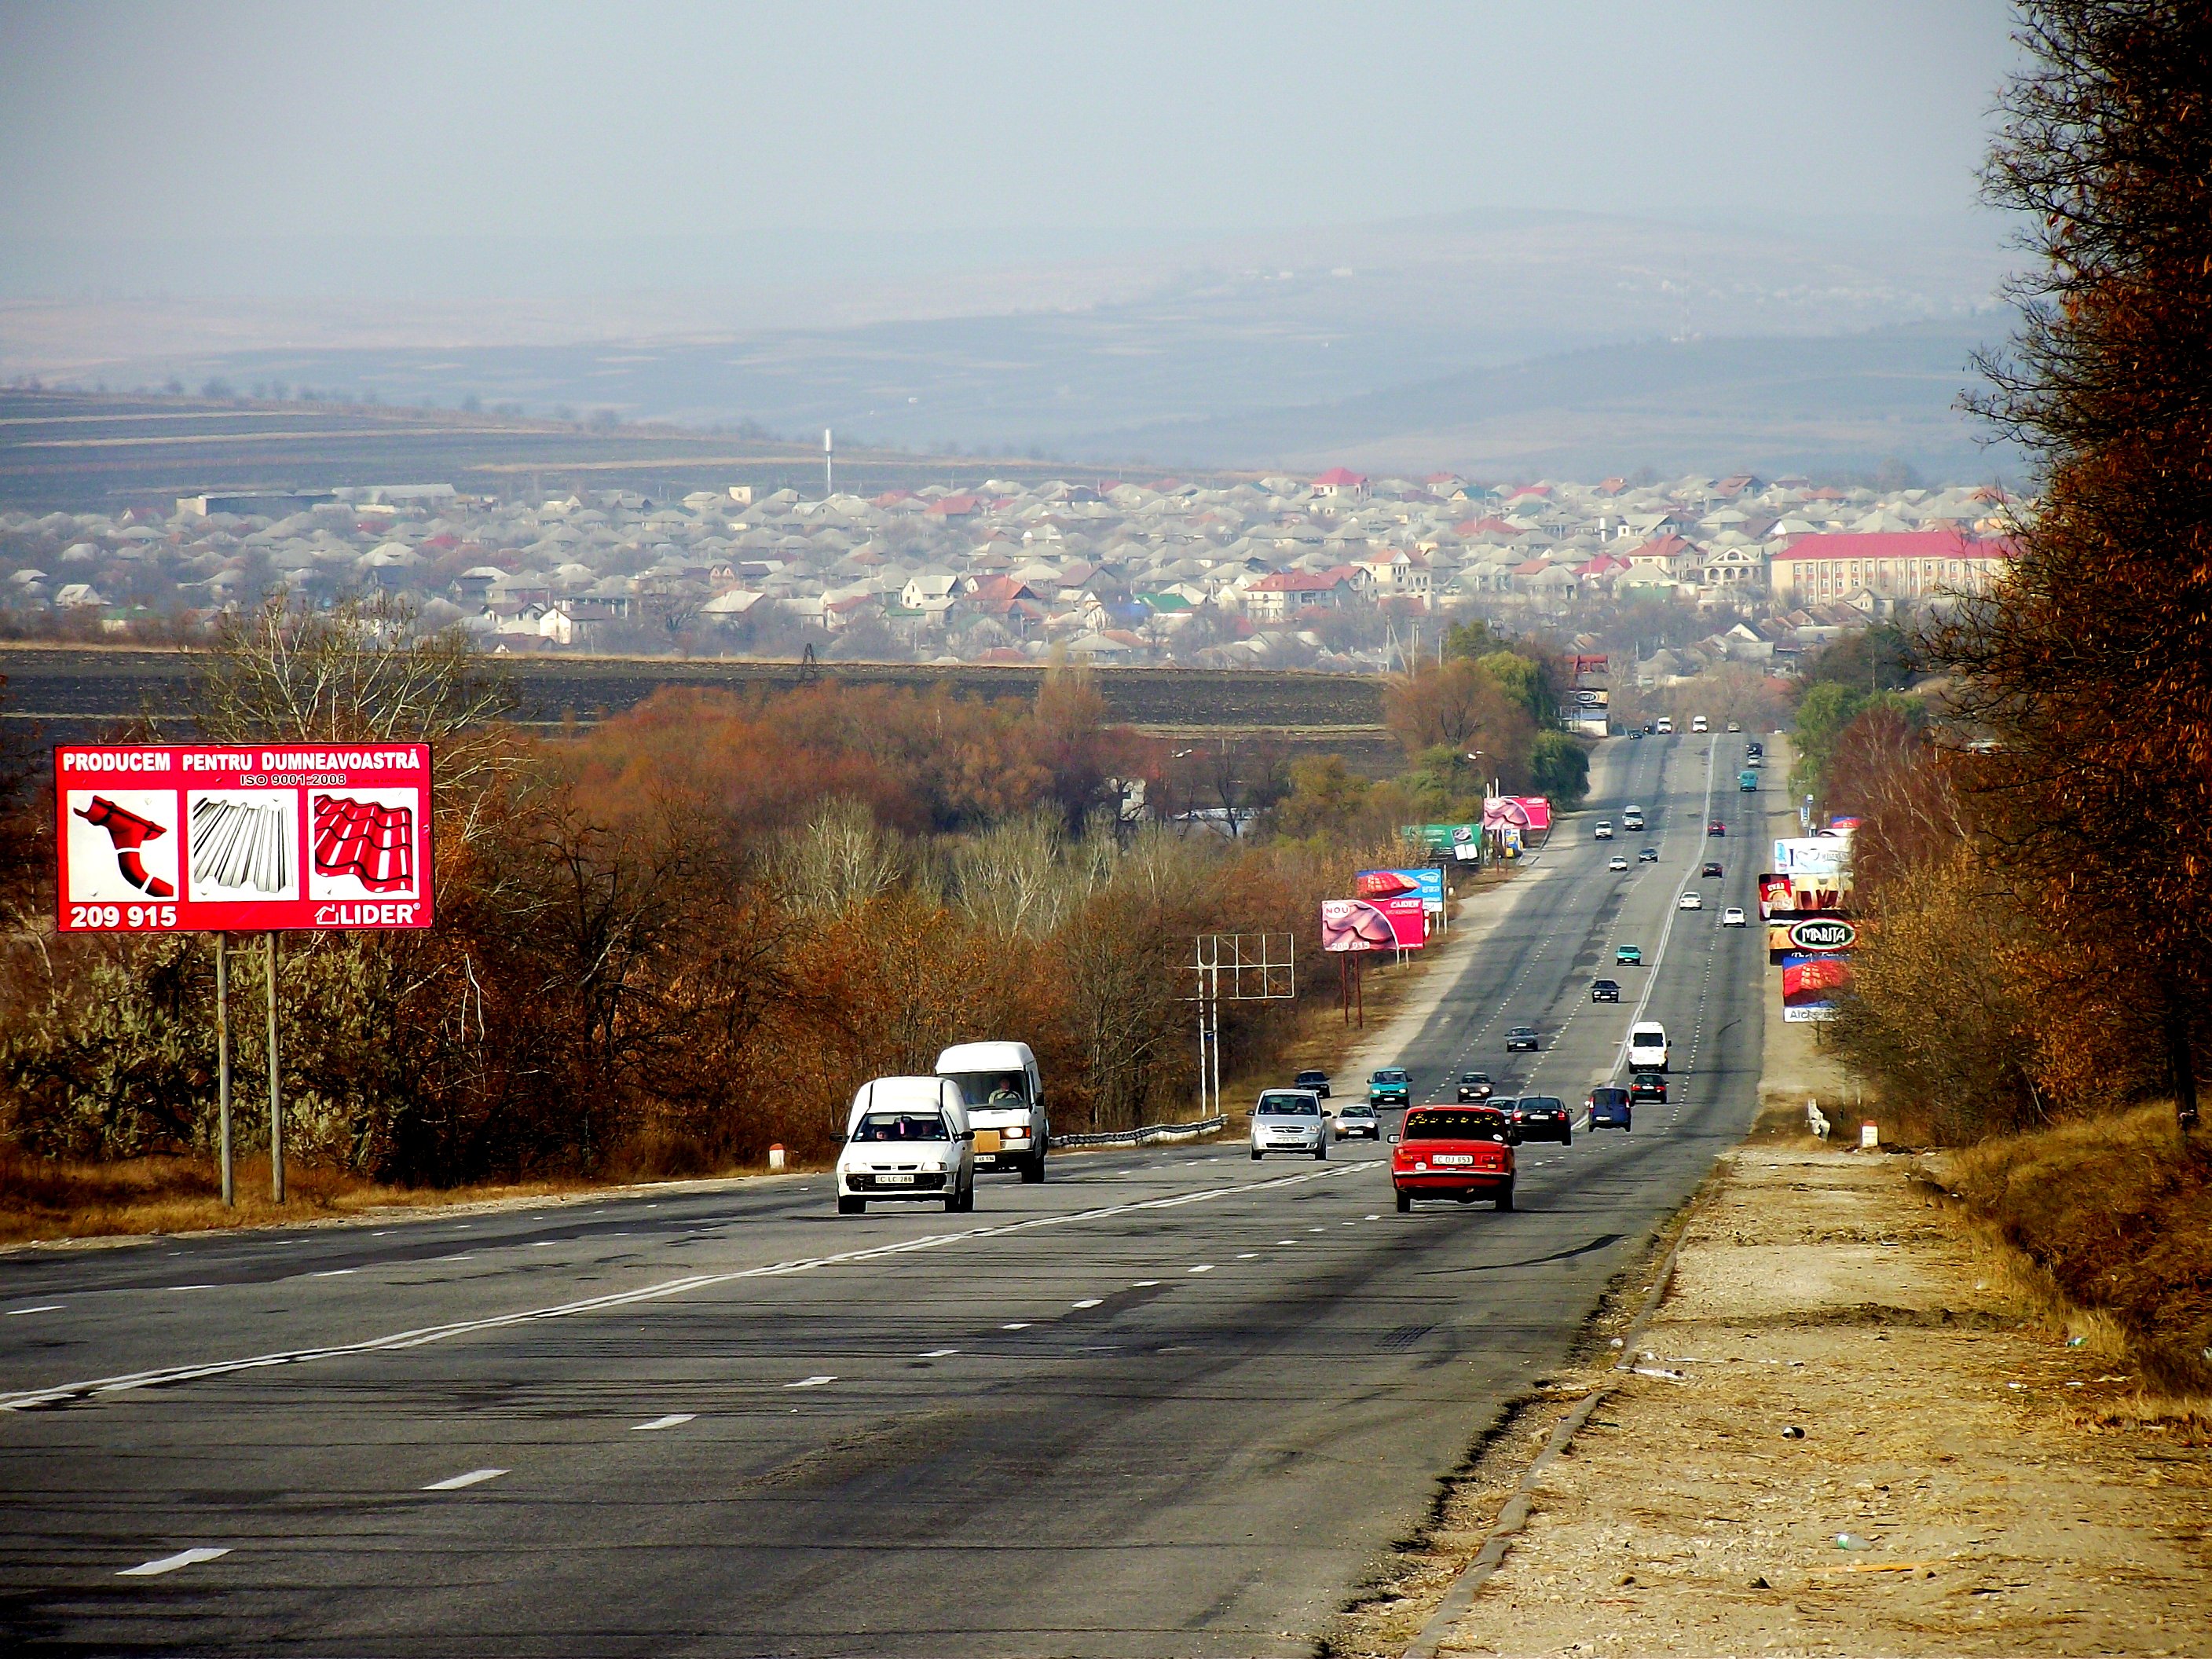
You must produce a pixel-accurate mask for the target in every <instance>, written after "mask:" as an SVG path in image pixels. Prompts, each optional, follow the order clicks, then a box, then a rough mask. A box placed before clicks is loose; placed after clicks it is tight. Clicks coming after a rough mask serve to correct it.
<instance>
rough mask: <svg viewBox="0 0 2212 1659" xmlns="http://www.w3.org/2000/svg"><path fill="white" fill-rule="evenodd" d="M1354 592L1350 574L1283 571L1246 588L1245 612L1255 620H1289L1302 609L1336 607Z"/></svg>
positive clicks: (1332, 608) (1266, 621)
mask: <svg viewBox="0 0 2212 1659" xmlns="http://www.w3.org/2000/svg"><path fill="white" fill-rule="evenodd" d="M1351 594H1352V582H1351V580H1350V576H1349V573H1348V572H1346V571H1344V570H1342V569H1337V570H1331V571H1328V572H1327V573H1326V574H1322V573H1318V572H1315V571H1311V570H1279V571H1277V572H1276V573H1275V574H1273V575H1272V576H1262V577H1261V578H1260V580H1258V581H1256V582H1254V583H1253V584H1252V585H1251V586H1249V587H1248V588H1246V589H1245V590H1244V614H1245V615H1247V616H1249V617H1251V618H1252V620H1253V621H1254V622H1260V623H1271V622H1275V623H1279V622H1288V621H1289V620H1290V619H1291V617H1295V616H1296V615H1297V613H1298V612H1299V611H1311V610H1314V609H1316V607H1321V608H1325V609H1330V610H1334V609H1335V608H1336V607H1337V606H1340V605H1342V604H1343V603H1344V602H1345V600H1346V599H1347V598H1349V597H1350V596H1351Z"/></svg>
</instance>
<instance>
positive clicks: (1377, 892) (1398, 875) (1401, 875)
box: [1352, 865, 1444, 915]
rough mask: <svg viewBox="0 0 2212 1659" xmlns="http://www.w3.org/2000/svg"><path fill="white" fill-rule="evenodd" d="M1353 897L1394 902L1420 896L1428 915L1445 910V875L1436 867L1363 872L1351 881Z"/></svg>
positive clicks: (1437, 913)
mask: <svg viewBox="0 0 2212 1659" xmlns="http://www.w3.org/2000/svg"><path fill="white" fill-rule="evenodd" d="M1416 892H1417V893H1419V895H1420V896H1421V903H1422V904H1423V905H1424V906H1425V908H1427V910H1428V911H1429V913H1430V914H1431V915H1439V914H1441V913H1442V912H1443V908H1444V872H1443V871H1442V870H1441V869H1439V868H1437V866H1435V865H1428V866H1425V867H1423V868H1421V869H1418V870H1362V871H1361V872H1359V873H1358V875H1356V876H1354V877H1352V896H1354V897H1356V898H1364V899H1385V898H1395V897H1396V896H1398V895H1400V894H1401V893H1416Z"/></svg>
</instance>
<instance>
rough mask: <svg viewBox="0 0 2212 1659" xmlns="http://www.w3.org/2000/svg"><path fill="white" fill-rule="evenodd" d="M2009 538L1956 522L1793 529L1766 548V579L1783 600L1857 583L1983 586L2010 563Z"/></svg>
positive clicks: (1840, 592) (1956, 588)
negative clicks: (1856, 530) (1976, 532)
mask: <svg viewBox="0 0 2212 1659" xmlns="http://www.w3.org/2000/svg"><path fill="white" fill-rule="evenodd" d="M2011 564H2012V544H2011V543H2010V542H2009V541H2006V540H2003V539H2002V538H1997V539H1990V540H1981V539H1978V538H1974V537H1971V536H1964V535H1961V534H1960V532H1957V531H1955V530H1890V531H1877V532H1866V533H1860V534H1851V533H1846V534H1839V535H1832V536H1800V537H1798V538H1796V540H1795V541H1793V542H1791V543H1790V545H1789V546H1787V547H1785V548H1784V549H1782V550H1780V551H1779V552H1776V553H1771V554H1769V555H1768V556H1767V573H1768V574H1767V584H1768V586H1770V587H1771V589H1772V590H1773V593H1774V597H1775V599H1776V600H1777V601H1778V603H1780V604H1783V605H1821V604H1827V603H1832V602H1834V601H1837V600H1842V599H1850V597H1851V596H1852V595H1853V594H1855V593H1857V592H1862V591H1863V592H1869V593H1872V594H1873V595H1874V596H1875V598H1876V599H1893V600H1896V599H1902V600H1905V601H1907V602H1910V601H1912V600H1916V599H1933V598H1936V597H1937V596H1938V595H1941V594H1945V593H1984V592H1988V591H1989V590H1990V587H1991V586H1994V585H1995V584H1996V583H1997V582H1998V581H2000V580H2002V578H2003V576H2004V574H2005V572H2006V571H2007V570H2008V569H2009V568H2011Z"/></svg>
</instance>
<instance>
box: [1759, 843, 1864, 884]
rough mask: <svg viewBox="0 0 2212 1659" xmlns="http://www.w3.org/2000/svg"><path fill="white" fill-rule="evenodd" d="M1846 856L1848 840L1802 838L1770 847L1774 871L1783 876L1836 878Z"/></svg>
mask: <svg viewBox="0 0 2212 1659" xmlns="http://www.w3.org/2000/svg"><path fill="white" fill-rule="evenodd" d="M1850 856H1851V843H1850V837H1848V836H1799V837H1794V838H1792V839H1790V840H1788V841H1778V842H1775V843H1774V867H1775V868H1776V869H1777V870H1778V871H1780V872H1782V873H1783V874H1784V875H1791V876H1800V875H1802V876H1839V875H1841V874H1843V872H1844V865H1845V864H1846V863H1847V862H1849V860H1850Z"/></svg>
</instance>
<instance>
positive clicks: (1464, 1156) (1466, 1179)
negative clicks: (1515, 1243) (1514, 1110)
mask: <svg viewBox="0 0 2212 1659" xmlns="http://www.w3.org/2000/svg"><path fill="white" fill-rule="evenodd" d="M1518 1139H1520V1137H1519V1136H1518V1135H1516V1133H1514V1131H1513V1126H1512V1124H1511V1123H1510V1121H1508V1119H1507V1118H1506V1115H1505V1114H1504V1112H1503V1111H1501V1110H1500V1109H1498V1108H1497V1107H1495V1106H1416V1107H1414V1108H1413V1110H1411V1111H1409V1112H1407V1114H1406V1121H1405V1126H1404V1127H1403V1129H1402V1130H1401V1133H1397V1134H1395V1135H1392V1136H1391V1137H1390V1145H1391V1147H1392V1149H1393V1150H1392V1152H1391V1153H1390V1184H1391V1185H1392V1186H1393V1187H1395V1188H1397V1190H1398V1210H1399V1212H1400V1213H1401V1214H1403V1213H1404V1212H1406V1211H1407V1210H1410V1209H1412V1208H1413V1200H1415V1199H1417V1198H1451V1199H1457V1200H1459V1201H1460V1202H1461V1203H1462V1204H1472V1203H1473V1202H1474V1200H1476V1199H1478V1198H1491V1199H1495V1200H1497V1201H1498V1208H1499V1209H1501V1210H1510V1209H1511V1208H1512V1207H1513V1169H1514V1164H1513V1147H1514V1144H1515V1142H1516V1141H1517V1140H1518Z"/></svg>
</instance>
